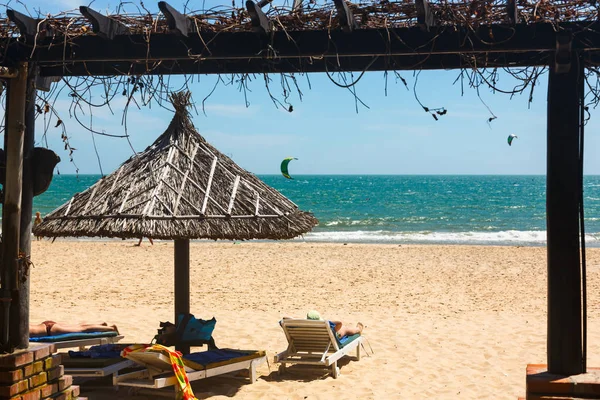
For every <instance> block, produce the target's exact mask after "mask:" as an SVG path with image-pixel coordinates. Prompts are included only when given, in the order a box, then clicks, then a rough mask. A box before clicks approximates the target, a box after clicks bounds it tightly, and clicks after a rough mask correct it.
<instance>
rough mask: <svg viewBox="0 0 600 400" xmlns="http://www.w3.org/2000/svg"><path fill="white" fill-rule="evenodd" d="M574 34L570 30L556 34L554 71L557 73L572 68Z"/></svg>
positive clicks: (565, 71) (562, 72) (563, 72)
mask: <svg viewBox="0 0 600 400" xmlns="http://www.w3.org/2000/svg"><path fill="white" fill-rule="evenodd" d="M572 42H573V35H572V34H571V32H568V31H560V32H558V33H557V34H556V53H555V58H554V71H555V72H556V73H557V74H565V73H567V72H569V70H570V69H571V47H572Z"/></svg>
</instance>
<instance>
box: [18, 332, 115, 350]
mask: <svg viewBox="0 0 600 400" xmlns="http://www.w3.org/2000/svg"><path fill="white" fill-rule="evenodd" d="M121 339H123V336H121V335H119V334H118V333H117V332H78V333H64V334H62V335H52V336H37V337H32V338H29V341H30V342H33V343H53V344H54V345H55V346H56V348H57V349H68V348H73V347H79V348H80V349H83V348H85V347H86V346H95V345H100V344H110V343H117V342H118V341H119V340H121Z"/></svg>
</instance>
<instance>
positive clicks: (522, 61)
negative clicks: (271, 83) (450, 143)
mask: <svg viewBox="0 0 600 400" xmlns="http://www.w3.org/2000/svg"><path fill="white" fill-rule="evenodd" d="M349 35H351V34H349ZM548 58H549V56H548V54H547V53H543V52H542V53H540V52H537V51H536V52H527V53H510V54H490V55H489V56H487V57H478V58H476V60H477V66H478V67H480V68H483V66H486V67H489V68H493V67H500V68H501V67H504V66H506V65H511V66H512V67H518V66H547V65H548ZM599 61H600V60H599ZM472 62H473V60H472ZM469 65H470V64H469V63H468V62H467V61H466V60H465V57H464V56H461V55H459V54H432V55H430V56H426V55H416V56H379V57H378V58H377V59H376V60H375V61H373V58H372V57H355V56H340V57H338V58H337V59H333V58H330V57H326V56H325V57H322V58H314V59H312V61H311V60H309V59H304V58H300V57H298V58H290V57H288V58H284V59H281V60H280V61H278V62H277V63H272V60H268V59H267V60H263V59H256V58H255V59H250V60H203V61H202V62H201V63H200V62H198V61H196V60H190V59H188V60H179V61H163V62H160V63H156V64H155V65H154V68H152V69H151V70H150V71H148V65H147V64H145V63H143V62H135V61H132V62H120V63H114V62H102V63H100V62H94V63H85V64H84V63H76V64H72V65H69V66H68V67H67V68H68V70H65V68H63V67H62V65H52V66H47V67H44V68H42V70H41V73H43V74H48V75H54V74H56V73H64V74H65V76H88V75H96V76H113V75H138V74H139V75H143V74H148V75H165V74H170V75H180V74H230V73H257V74H261V73H280V72H285V73H294V72H324V71H329V72H330V73H333V72H337V71H340V72H348V71H391V70H410V71H412V70H415V69H419V70H430V69H440V68H442V69H448V70H449V69H457V68H468V67H469Z"/></svg>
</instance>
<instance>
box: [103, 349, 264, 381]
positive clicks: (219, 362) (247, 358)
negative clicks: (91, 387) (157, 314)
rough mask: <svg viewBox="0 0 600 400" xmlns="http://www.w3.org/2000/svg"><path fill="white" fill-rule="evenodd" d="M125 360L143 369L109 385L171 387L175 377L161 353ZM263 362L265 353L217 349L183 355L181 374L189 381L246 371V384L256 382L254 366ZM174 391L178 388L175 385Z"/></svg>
mask: <svg viewBox="0 0 600 400" xmlns="http://www.w3.org/2000/svg"><path fill="white" fill-rule="evenodd" d="M125 358H127V359H129V360H132V361H133V362H135V363H136V364H139V365H141V366H143V367H144V369H142V370H141V371H135V372H130V373H126V374H119V373H116V374H115V375H113V385H115V386H117V387H118V386H129V387H135V388H146V389H160V388H165V387H169V386H174V385H176V383H177V378H176V377H175V374H174V373H173V366H172V365H171V361H170V359H169V357H168V356H167V355H166V354H165V353H162V352H159V351H154V350H149V351H136V352H132V353H129V354H127V355H126V356H125ZM266 360H267V357H266V353H265V351H254V350H233V349H217V350H208V351H202V352H197V353H191V354H187V355H185V356H183V363H184V365H185V372H186V374H187V377H188V379H189V381H190V382H193V381H196V380H198V379H205V378H210V377H213V376H217V375H223V374H228V373H231V372H236V371H241V370H247V371H248V378H249V379H250V383H254V382H255V381H256V378H257V375H256V367H257V366H258V365H260V364H262V363H263V362H265V361H266ZM175 389H176V390H178V387H177V386H175Z"/></svg>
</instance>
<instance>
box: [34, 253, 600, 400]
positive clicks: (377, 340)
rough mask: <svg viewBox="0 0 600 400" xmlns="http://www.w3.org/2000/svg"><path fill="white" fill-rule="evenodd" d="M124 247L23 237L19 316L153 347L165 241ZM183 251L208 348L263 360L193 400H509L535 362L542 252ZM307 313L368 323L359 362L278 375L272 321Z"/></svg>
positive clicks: (277, 334)
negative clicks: (108, 330) (27, 266)
mask: <svg viewBox="0 0 600 400" xmlns="http://www.w3.org/2000/svg"><path fill="white" fill-rule="evenodd" d="M136 242H137V241H126V242H125V241H124V242H80V241H79V242H78V241H56V242H55V243H53V244H52V243H50V242H49V241H42V242H34V243H33V249H32V260H33V262H34V264H35V267H34V268H33V271H32V284H31V322H41V321H43V320H45V319H54V320H61V321H72V322H78V321H88V322H95V321H107V322H112V323H116V324H117V325H118V326H119V329H120V331H121V333H123V334H124V335H125V336H126V339H125V341H126V342H148V341H149V340H150V339H152V337H153V336H154V334H155V333H156V329H157V328H158V324H159V321H167V320H170V321H173V243H172V242H155V245H154V246H150V245H149V243H148V242H147V241H144V242H143V243H142V246H141V247H134V246H133V244H134V243H136ZM190 252H191V256H190V259H191V260H190V268H191V277H192V278H191V293H192V296H191V310H192V313H194V314H195V315H196V316H197V317H203V318H205V319H208V318H212V317H213V316H215V317H216V319H217V326H216V329H215V331H214V337H215V340H216V342H217V345H218V346H219V347H234V348H242V349H261V350H266V351H267V352H268V355H269V360H270V363H271V366H270V368H269V366H268V365H266V364H265V365H263V366H262V367H261V368H260V370H259V372H260V374H261V376H260V377H259V379H258V381H257V382H256V383H255V384H253V385H250V384H246V383H241V382H239V381H236V380H232V379H227V378H214V379H209V380H206V381H204V382H201V383H200V384H195V385H194V389H195V393H196V395H197V396H198V398H206V397H211V398H224V397H221V396H232V395H235V397H236V398H242V399H255V398H257V399H258V398H260V399H324V400H331V399H332V398H336V399H340V398H342V399H345V398H347V399H354V398H361V399H394V398H397V399H400V398H402V399H404V398H407V399H413V398H414V399H424V398H435V399H453V398H469V399H475V398H478V399H479V398H495V399H503V398H506V399H515V398H516V397H517V396H519V395H521V396H522V395H524V394H525V368H526V365H527V364H528V363H545V362H546V290H547V289H546V249H545V248H523V247H522V248H518V247H483V246H416V245H410V246H408V245H402V246H398V245H362V244H361V245H359V244H348V245H343V244H315V243H290V242H281V243H241V244H233V243H229V242H228V243H192V245H191V251H190ZM587 261H588V317H589V318H588V321H589V322H588V341H589V351H588V360H589V361H588V365H589V366H600V312H599V304H600V303H599V301H598V300H599V295H600V290H599V286H600V279H599V271H600V268H599V267H600V249H590V250H588V260H587ZM310 309H316V310H319V311H320V312H321V314H322V315H323V316H325V317H327V318H331V319H341V320H343V321H346V322H350V323H356V322H357V321H361V322H363V323H364V324H365V325H367V328H366V329H365V332H364V334H365V337H366V338H367V339H368V343H369V344H370V347H372V350H373V352H372V354H371V348H370V347H369V344H367V351H368V353H369V354H370V357H369V356H367V357H364V358H363V359H362V360H361V361H359V362H356V361H349V362H347V363H342V366H341V376H340V378H339V379H337V380H334V379H333V378H331V377H323V375H324V374H321V373H319V372H317V373H312V374H311V373H306V372H303V371H298V370H296V371H294V369H292V370H291V372H290V373H289V374H286V375H283V376H281V377H280V376H278V375H277V373H276V368H275V367H274V366H273V364H272V357H273V355H274V354H275V353H277V352H279V351H282V350H284V349H285V348H286V340H285V337H284V335H283V333H282V331H281V328H280V327H279V325H278V324H277V321H278V320H279V319H280V318H281V317H282V316H300V317H302V316H304V315H305V314H306V312H307V311H308V310H310ZM323 372H325V371H323ZM82 395H86V396H88V397H89V398H90V399H96V398H98V399H100V398H101V397H97V396H95V395H94V393H91V392H89V393H86V392H85V391H84V392H83V393H82ZM98 396H99V395H98ZM118 396H119V397H120V396H125V394H123V393H122V391H120V392H119V395H118ZM212 396H216V397H212ZM112 398H115V395H114V394H113V395H112ZM140 398H141V397H140Z"/></svg>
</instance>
